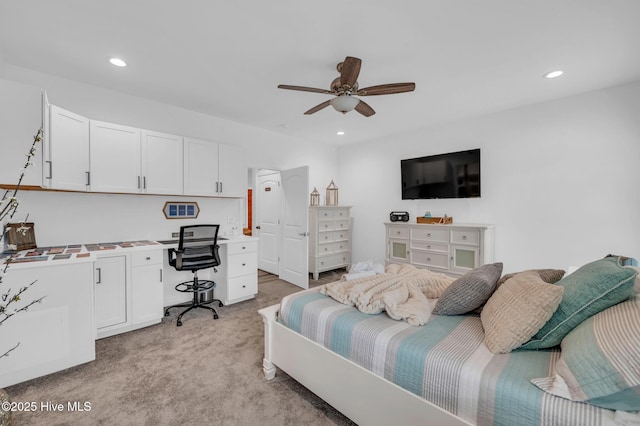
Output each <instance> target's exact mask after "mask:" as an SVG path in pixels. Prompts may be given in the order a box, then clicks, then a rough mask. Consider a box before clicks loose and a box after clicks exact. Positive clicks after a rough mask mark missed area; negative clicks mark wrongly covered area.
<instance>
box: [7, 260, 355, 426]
mask: <svg viewBox="0 0 640 426" xmlns="http://www.w3.org/2000/svg"><path fill="white" fill-rule="evenodd" d="M343 272H344V271H335V272H327V273H324V274H321V276H320V280H318V281H313V280H310V284H311V286H315V285H319V284H323V283H327V282H331V281H335V280H337V279H339V273H343ZM298 290H300V289H299V288H298V287H295V286H294V285H292V284H288V283H286V282H284V281H281V280H279V279H277V277H275V276H273V275H269V274H266V273H263V272H261V273H260V274H259V290H258V291H259V293H258V295H257V297H256V298H255V299H252V300H249V301H246V302H241V303H237V304H235V305H230V306H225V307H223V308H219V309H218V308H216V309H217V310H218V313H219V315H220V318H219V319H218V320H215V321H214V320H213V319H212V316H211V313H210V312H209V311H206V310H203V309H198V310H196V311H195V312H194V311H192V312H189V313H188V314H186V315H185V316H184V317H183V318H182V321H183V326H182V327H176V325H175V318H176V316H177V313H178V312H179V311H178V310H175V311H176V313H175V314H172V315H171V316H170V317H165V319H164V320H163V321H162V323H161V324H158V325H155V326H152V327H147V328H145V329H141V330H136V331H132V332H129V333H124V334H121V335H118V336H113V337H109V338H106V339H101V340H98V341H97V342H96V360H95V361H93V362H90V363H87V364H84V365H81V366H77V367H73V368H70V369H68V370H65V371H62V372H58V373H55V374H51V375H49V376H46V377H41V378H38V379H35V380H31V381H29V382H25V383H21V384H18V385H15V386H12V387H9V388H7V391H8V392H9V395H10V397H11V399H12V400H13V401H35V402H37V404H38V406H39V405H40V403H41V402H47V401H51V402H53V403H63V404H64V405H65V406H66V405H67V402H69V401H71V402H73V401H79V402H81V403H84V402H89V403H90V404H91V410H90V411H88V412H87V411H85V412H67V411H64V412H45V411H41V410H38V411H36V412H29V413H15V415H14V424H15V425H16V426H21V425H67V424H73V425H96V424H99V425H112V424H113V425H133V424H135V425H177V424H183V425H201V424H211V425H258V424H262V425H294V424H295V425H351V424H353V423H352V422H351V421H350V420H349V419H347V418H346V417H344V416H342V415H341V414H340V413H338V412H337V411H336V410H334V409H333V408H332V407H331V406H330V405H328V404H327V403H325V402H324V401H322V400H321V399H320V398H318V397H317V396H315V395H314V394H313V393H311V392H310V391H308V390H307V389H305V388H304V387H302V386H301V385H300V384H298V383H297V382H295V381H294V380H293V379H291V378H290V377H289V376H287V375H286V374H284V373H283V372H281V371H278V374H277V375H276V378H275V379H273V380H271V381H267V380H266V379H265V378H264V376H263V373H262V356H263V339H264V334H263V323H262V317H261V316H260V315H259V314H258V313H257V311H258V309H260V308H263V307H266V306H270V305H272V304H275V303H278V301H279V300H280V299H281V298H282V297H283V296H285V295H287V294H290V293H293V292H295V291H298ZM12 356H13V355H12Z"/></svg>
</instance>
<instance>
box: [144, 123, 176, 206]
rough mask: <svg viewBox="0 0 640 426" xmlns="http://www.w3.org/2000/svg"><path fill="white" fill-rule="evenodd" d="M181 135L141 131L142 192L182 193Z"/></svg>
mask: <svg viewBox="0 0 640 426" xmlns="http://www.w3.org/2000/svg"><path fill="white" fill-rule="evenodd" d="M182 161H183V160H182V137H181V136H175V135H168V134H165V133H158V132H151V131H148V130H143V131H142V164H141V166H142V167H141V175H142V192H144V193H147V194H173V195H180V194H182V193H183V190H182V182H183V174H182V166H183V164H182Z"/></svg>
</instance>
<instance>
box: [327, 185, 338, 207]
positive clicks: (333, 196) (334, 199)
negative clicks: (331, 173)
mask: <svg viewBox="0 0 640 426" xmlns="http://www.w3.org/2000/svg"><path fill="white" fill-rule="evenodd" d="M325 205H327V206H337V205H338V187H337V186H336V184H335V183H333V179H331V183H330V184H329V186H327V200H326V203H325Z"/></svg>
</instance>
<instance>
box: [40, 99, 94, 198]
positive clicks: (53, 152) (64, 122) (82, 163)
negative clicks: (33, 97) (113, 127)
mask: <svg viewBox="0 0 640 426" xmlns="http://www.w3.org/2000/svg"><path fill="white" fill-rule="evenodd" d="M49 114H50V116H49V138H48V144H49V147H48V150H49V157H48V160H46V161H45V167H44V176H43V180H45V181H46V180H48V182H47V184H48V185H47V186H48V187H50V188H54V189H68V190H72V191H87V190H89V182H90V175H89V171H90V169H89V119H88V118H86V117H83V116H80V115H78V114H74V113H72V112H70V111H67V110H64V109H62V108H60V107H57V106H55V105H52V106H51V108H50V110H49Z"/></svg>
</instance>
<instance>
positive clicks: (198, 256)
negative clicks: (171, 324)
mask: <svg viewBox="0 0 640 426" xmlns="http://www.w3.org/2000/svg"><path fill="white" fill-rule="evenodd" d="M219 229H220V225H189V226H181V227H180V242H179V243H178V248H177V249H169V265H171V266H173V267H174V268H176V270H178V271H191V272H193V280H190V281H185V282H183V283H180V284H178V285H176V287H175V288H176V290H177V291H179V292H182V293H193V300H192V301H191V302H188V303H180V304H177V305H172V306H169V307H167V308H165V310H164V315H165V316H169V309H171V308H187V309H185V310H184V311H183V312H182V313H181V314H180V315H178V321H177V323H176V325H177V326H181V325H182V316H183V315H184V314H186V313H187V312H189V311H190V310H192V309H195V308H203V309H209V310H211V311H213V319H218V313H217V312H216V310H215V309H213V308H212V307H211V306H207V305H208V304H210V303H212V302H218V306H219V307H222V306H223V304H222V302H221V301H220V300H218V299H214V298H213V289H214V288H215V286H216V283H215V282H214V281H210V280H201V279H198V271H199V270H200V269H207V268H213V270H214V271H216V272H217V269H216V266H218V265H220V255H219V254H218V248H219V246H218V230H219ZM208 296H210V297H208ZM207 299H208V300H207Z"/></svg>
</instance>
